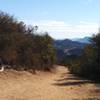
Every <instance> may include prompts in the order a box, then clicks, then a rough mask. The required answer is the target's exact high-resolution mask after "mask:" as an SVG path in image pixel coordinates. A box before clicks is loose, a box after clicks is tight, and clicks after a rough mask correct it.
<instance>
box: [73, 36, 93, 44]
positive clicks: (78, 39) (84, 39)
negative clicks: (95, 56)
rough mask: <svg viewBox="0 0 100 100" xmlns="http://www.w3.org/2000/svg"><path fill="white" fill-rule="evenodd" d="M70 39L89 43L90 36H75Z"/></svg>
mask: <svg viewBox="0 0 100 100" xmlns="http://www.w3.org/2000/svg"><path fill="white" fill-rule="evenodd" d="M72 41H77V42H81V43H91V38H90V37H84V38H76V39H72Z"/></svg>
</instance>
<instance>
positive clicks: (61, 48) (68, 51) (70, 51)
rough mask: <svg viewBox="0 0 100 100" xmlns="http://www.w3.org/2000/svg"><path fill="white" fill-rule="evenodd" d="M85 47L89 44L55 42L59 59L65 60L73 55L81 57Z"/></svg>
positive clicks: (66, 40) (66, 41) (64, 41)
mask: <svg viewBox="0 0 100 100" xmlns="http://www.w3.org/2000/svg"><path fill="white" fill-rule="evenodd" d="M85 45H87V43H81V42H77V41H72V40H69V39H65V40H55V41H54V47H55V48H56V52H57V53H56V55H57V58H59V59H63V58H65V57H66V56H72V55H74V56H80V55H81V54H82V52H83V48H84V46H85Z"/></svg>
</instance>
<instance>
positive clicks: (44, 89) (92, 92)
mask: <svg viewBox="0 0 100 100" xmlns="http://www.w3.org/2000/svg"><path fill="white" fill-rule="evenodd" d="M0 100H100V84H93V83H91V82H89V81H87V80H83V79H80V78H78V77H75V76H73V75H71V74H69V71H68V69H67V68H65V67H63V66H58V67H56V69H55V71H53V72H52V73H49V72H37V74H36V75H34V74H31V73H28V72H16V71H5V72H3V73H0Z"/></svg>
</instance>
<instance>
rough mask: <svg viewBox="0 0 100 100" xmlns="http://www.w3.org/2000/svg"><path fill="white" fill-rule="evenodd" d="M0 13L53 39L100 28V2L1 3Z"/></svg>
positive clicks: (42, 0) (43, 0)
mask: <svg viewBox="0 0 100 100" xmlns="http://www.w3.org/2000/svg"><path fill="white" fill-rule="evenodd" d="M0 10H1V11H5V12H8V13H10V14H11V15H14V16H15V18H17V19H18V20H22V21H24V22H25V23H26V24H29V25H38V26H39V31H41V32H44V31H47V32H49V34H50V35H51V36H52V37H53V38H55V39H64V38H80V37H84V36H91V35H92V34H93V33H97V32H98V27H99V26H100V0H0Z"/></svg>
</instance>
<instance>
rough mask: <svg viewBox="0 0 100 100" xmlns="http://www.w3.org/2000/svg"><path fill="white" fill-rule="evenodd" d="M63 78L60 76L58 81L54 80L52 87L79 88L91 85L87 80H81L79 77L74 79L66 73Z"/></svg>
mask: <svg viewBox="0 0 100 100" xmlns="http://www.w3.org/2000/svg"><path fill="white" fill-rule="evenodd" d="M65 75H66V77H65V76H63V75H61V78H60V79H57V80H54V81H55V83H53V85H57V86H81V85H83V84H87V83H92V82H91V81H89V80H86V79H82V78H80V77H76V76H74V75H73V74H70V73H66V74H65Z"/></svg>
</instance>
